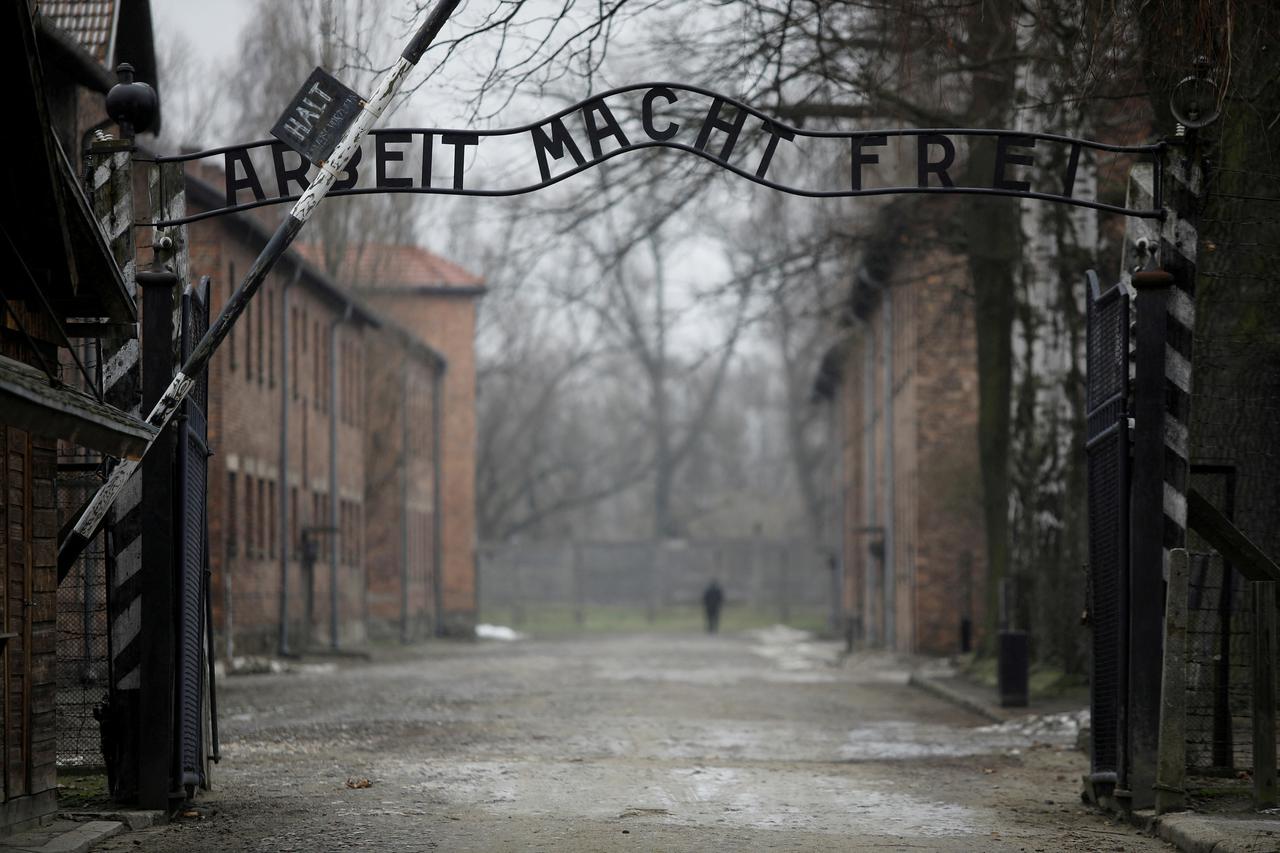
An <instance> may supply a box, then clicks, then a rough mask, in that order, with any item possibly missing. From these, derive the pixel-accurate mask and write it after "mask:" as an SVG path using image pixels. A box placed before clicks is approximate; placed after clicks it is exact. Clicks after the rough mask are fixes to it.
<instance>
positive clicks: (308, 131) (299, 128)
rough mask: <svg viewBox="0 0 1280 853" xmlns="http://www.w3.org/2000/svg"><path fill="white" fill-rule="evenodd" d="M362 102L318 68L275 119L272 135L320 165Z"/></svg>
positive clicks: (306, 158) (353, 119)
mask: <svg viewBox="0 0 1280 853" xmlns="http://www.w3.org/2000/svg"><path fill="white" fill-rule="evenodd" d="M363 103H364V102H363V100H362V99H361V98H360V96H359V95H358V94H356V93H355V92H353V91H351V90H350V89H348V88H347V87H346V86H344V85H343V84H342V82H341V81H340V80H338V78H336V77H334V76H333V75H332V74H330V73H329V72H327V71H325V70H324V69H323V68H320V67H318V66H317V67H316V70H314V71H312V72H311V76H310V77H308V78H307V82H306V83H304V84H303V85H302V88H301V89H299V90H298V94H296V95H294V96H293V100H291V101H290V102H289V107H288V109H286V110H285V111H284V113H283V114H282V115H281V116H280V118H278V119H277V120H276V123H275V127H273V128H271V135H272V136H274V137H275V138H276V139H279V140H280V141H281V142H283V143H284V144H285V145H288V146H289V147H290V148H292V149H293V150H294V151H297V152H298V153H299V154H301V155H302V157H303V159H304V160H308V161H310V162H312V163H314V164H316V165H317V166H319V165H320V164H322V163H323V162H324V161H325V160H327V159H328V158H329V155H330V154H332V153H333V149H334V148H335V147H337V145H338V140H340V139H341V138H342V134H343V133H344V132H345V131H346V129H347V128H348V127H350V126H351V123H352V122H353V121H355V120H356V116H357V115H359V114H360V107H361V106H362V105H363Z"/></svg>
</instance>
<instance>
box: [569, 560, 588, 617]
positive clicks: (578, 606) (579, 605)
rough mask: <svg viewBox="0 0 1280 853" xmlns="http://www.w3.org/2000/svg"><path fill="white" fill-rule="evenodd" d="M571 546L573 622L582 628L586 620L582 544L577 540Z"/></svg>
mask: <svg viewBox="0 0 1280 853" xmlns="http://www.w3.org/2000/svg"><path fill="white" fill-rule="evenodd" d="M569 547H570V548H571V549H573V560H572V563H571V569H570V570H571V571H572V572H573V579H572V581H573V624H575V625H577V626H578V627H579V628H581V627H582V626H583V624H584V623H585V622H586V614H585V613H584V611H583V604H584V602H583V594H582V546H581V545H580V544H578V543H577V542H572V543H570V545H569Z"/></svg>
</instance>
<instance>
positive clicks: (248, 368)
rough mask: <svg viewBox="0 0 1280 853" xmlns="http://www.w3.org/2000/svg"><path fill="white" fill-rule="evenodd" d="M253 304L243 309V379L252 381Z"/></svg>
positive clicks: (250, 303)
mask: <svg viewBox="0 0 1280 853" xmlns="http://www.w3.org/2000/svg"><path fill="white" fill-rule="evenodd" d="M253 315H254V310H253V302H252V300H251V301H250V302H249V304H248V305H247V306H245V309H244V378H245V379H246V380H248V381H249V382H252V381H253Z"/></svg>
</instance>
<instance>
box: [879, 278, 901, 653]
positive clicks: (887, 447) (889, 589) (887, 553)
mask: <svg viewBox="0 0 1280 853" xmlns="http://www.w3.org/2000/svg"><path fill="white" fill-rule="evenodd" d="M881 294H882V298H883V300H884V301H883V303H882V304H883V305H884V647H885V648H886V649H894V648H897V633H896V622H897V619H896V616H897V614H896V613H895V612H894V606H895V605H896V601H895V598H896V595H895V593H896V590H895V589H894V585H895V584H894V582H895V577H894V548H893V544H894V541H893V516H894V511H893V510H894V482H893V290H892V289H891V288H890V287H889V286H888V285H887V284H886V285H885V286H884V289H883V290H882V291H881Z"/></svg>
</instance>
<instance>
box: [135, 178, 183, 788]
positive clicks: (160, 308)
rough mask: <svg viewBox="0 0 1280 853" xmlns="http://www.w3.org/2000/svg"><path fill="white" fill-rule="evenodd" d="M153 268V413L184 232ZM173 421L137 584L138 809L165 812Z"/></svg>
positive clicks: (172, 351)
mask: <svg viewBox="0 0 1280 853" xmlns="http://www.w3.org/2000/svg"><path fill="white" fill-rule="evenodd" d="M147 183H148V192H149V194H150V197H151V199H150V200H151V210H152V213H153V215H154V216H155V218H157V219H176V218H180V217H181V216H182V215H183V214H184V213H185V210H186V203H185V193H186V186H185V178H184V173H183V167H182V164H180V163H178V164H168V163H166V164H161V165H159V167H158V168H156V169H154V170H153V171H152V172H151V174H150V176H149V180H148V182H147ZM152 247H153V253H154V255H153V260H152V267H153V268H152V270H151V271H148V272H142V273H139V274H138V282H139V284H141V285H142V287H143V308H142V313H143V334H142V397H143V399H142V402H143V405H144V406H146V407H147V408H148V409H150V408H151V407H152V406H154V405H155V403H156V401H157V400H159V399H160V397H161V396H162V395H163V394H164V392H165V390H166V389H167V388H168V386H169V383H170V381H171V380H172V378H173V373H174V369H175V367H176V365H177V361H178V356H179V349H180V338H179V335H178V332H179V329H180V322H181V310H182V305H181V300H178V299H175V298H174V297H175V296H176V295H177V294H179V293H181V290H182V288H183V287H184V286H185V284H186V282H187V281H188V280H189V278H190V276H189V269H188V259H187V235H186V228H184V227H177V228H170V229H166V230H164V231H163V232H162V231H160V230H159V229H157V230H156V232H155V233H154V235H153V237H152ZM176 434H177V423H176V422H174V423H171V424H170V425H169V426H168V427H166V428H165V429H164V430H163V431H162V432H161V433H160V435H159V436H158V437H157V438H156V440H155V444H154V445H153V446H152V449H151V452H150V453H148V454H147V457H146V459H145V460H144V461H143V465H142V469H141V473H142V496H143V500H142V504H141V508H142V525H143V528H144V529H145V530H146V531H147V535H146V537H145V538H144V539H143V547H142V566H141V569H140V582H141V585H142V587H143V588H144V589H145V599H146V601H145V605H146V606H145V607H143V608H142V613H141V622H140V631H139V635H138V640H139V642H140V644H141V659H140V666H139V675H140V679H139V681H140V683H139V709H138V710H139V714H138V717H137V726H138V734H139V741H138V805H139V806H141V807H142V808H147V809H167V808H168V806H169V798H170V795H171V793H172V792H173V791H174V790H175V788H174V785H173V782H174V780H175V777H177V776H178V772H177V771H178V768H177V766H176V764H175V758H176V756H177V752H176V750H175V749H174V731H175V729H174V675H175V672H176V670H175V666H174V650H175V648H176V643H175V639H176V631H175V620H176V617H177V611H176V607H175V602H176V597H175V594H174V593H175V577H174V574H175V568H174V567H175V562H176V561H175V547H174V535H173V529H174V528H173V525H174V506H175V494H174V464H175V453H176V440H175V437H176Z"/></svg>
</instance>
